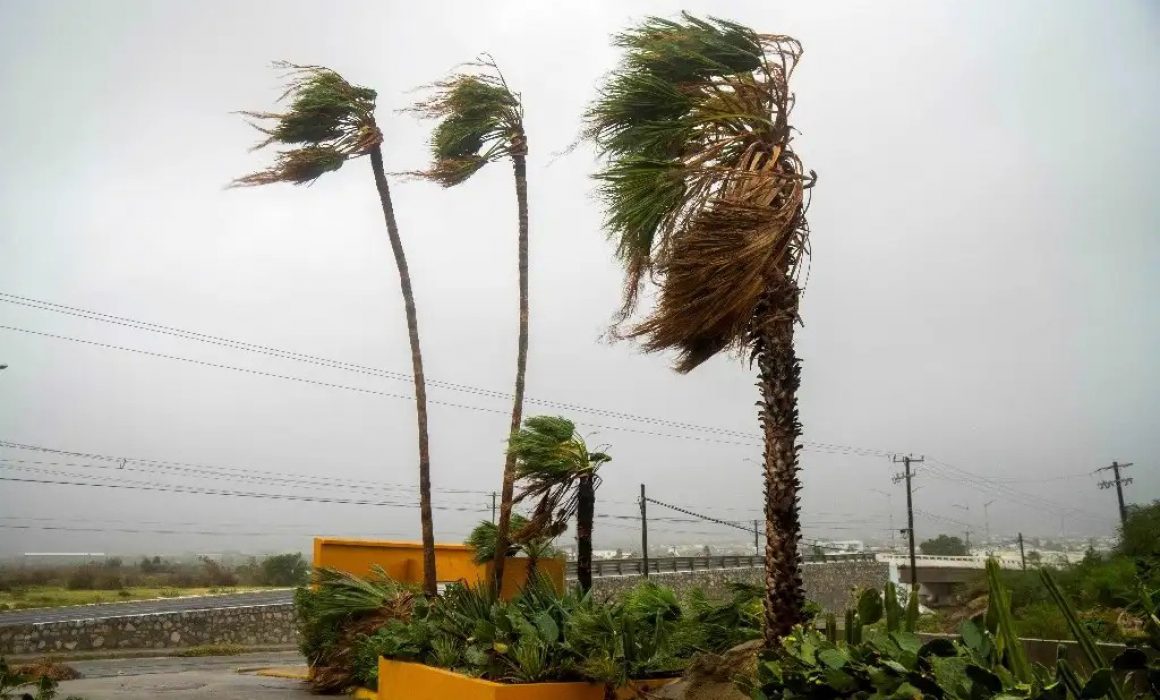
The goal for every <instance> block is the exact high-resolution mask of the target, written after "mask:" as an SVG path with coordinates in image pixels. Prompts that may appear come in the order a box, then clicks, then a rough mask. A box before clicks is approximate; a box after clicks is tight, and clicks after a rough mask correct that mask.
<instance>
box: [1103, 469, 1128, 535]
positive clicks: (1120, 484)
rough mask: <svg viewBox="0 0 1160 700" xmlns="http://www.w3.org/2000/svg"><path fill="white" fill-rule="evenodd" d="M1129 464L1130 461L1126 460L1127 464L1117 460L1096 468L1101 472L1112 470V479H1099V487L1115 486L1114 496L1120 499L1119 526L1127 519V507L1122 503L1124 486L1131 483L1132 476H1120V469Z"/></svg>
mask: <svg viewBox="0 0 1160 700" xmlns="http://www.w3.org/2000/svg"><path fill="white" fill-rule="evenodd" d="M1130 466H1132V463H1131V462H1128V463H1127V464H1120V463H1119V462H1112V463H1111V465H1109V466H1106V467H1100V468H1099V469H1097V470H1096V471H1097V472H1103V471H1107V470H1109V469H1111V470H1112V476H1113V479H1112V480H1111V481H1101V482H1100V488H1101V489H1110V488H1112V487H1113V486H1115V487H1116V498H1118V499H1119V500H1120V527H1123V526H1124V523H1126V522H1127V521H1128V508H1127V506H1125V505H1124V486H1126V485H1128V484H1130V483H1132V477H1130V476H1129V477H1127V478H1126V479H1121V478H1120V470H1121V469H1127V468H1128V467H1130Z"/></svg>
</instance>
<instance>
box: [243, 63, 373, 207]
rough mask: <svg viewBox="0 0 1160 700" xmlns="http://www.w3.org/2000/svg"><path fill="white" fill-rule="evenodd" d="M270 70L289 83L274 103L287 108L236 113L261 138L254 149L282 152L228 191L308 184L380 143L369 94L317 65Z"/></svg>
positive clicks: (279, 64)
mask: <svg viewBox="0 0 1160 700" xmlns="http://www.w3.org/2000/svg"><path fill="white" fill-rule="evenodd" d="M274 66H275V67H276V68H278V69H280V70H283V71H284V72H285V76H286V78H287V79H288V81H289V82H288V84H287V86H286V91H285V92H284V93H282V96H281V97H280V98H279V100H278V101H279V102H285V103H287V109H286V111H284V112H247V111H244V112H241V114H242V115H243V116H245V117H248V118H249V119H250V120H251V122H250V124H251V125H252V126H253V127H254V128H255V129H257V130H258V131H261V132H262V133H263V134H265V135H266V138H265V139H264V140H262V141H261V142H260V143H258V144H257V145H256V146H254V149H255V150H257V149H261V148H265V147H267V146H272V145H282V146H287V147H288V148H286V149H284V150H281V151H279V152H278V155H277V156H276V158H275V161H274V164H273V165H271V166H270V167H269V168H267V169H265V170H260V171H258V172H254V173H250V174H249V175H245V176H243V177H240V178H237V179H236V180H234V181H233V182H232V183H230V186H231V187H251V186H256V185H268V184H272V183H275V182H289V183H291V184H295V185H302V184H309V183H311V182H313V181H314V180H317V179H318V178H319V177H321V176H322V175H324V174H325V173H327V172H331V171H333V170H338V169H339V168H341V167H342V165H343V163H345V162H346V161H347V159H349V158H355V157H358V156H361V155H366V153H368V152H369V150H370V149H371V148H374V147H375V146H377V145H378V144H379V143H381V142H382V133H381V132H380V131H379V129H378V127H377V126H376V125H375V118H374V110H375V99H376V97H377V95H376V93H375V91H374V90H371V89H370V88H365V87H360V86H358V85H352V84H351V83H349V82H347V81H346V80H345V79H344V78H343V77H342V76H341V75H339V74H338V73H336V72H335V71H333V70H331V69H329V68H323V67H322V66H300V65H296V64H292V63H285V62H279V63H275V64H274Z"/></svg>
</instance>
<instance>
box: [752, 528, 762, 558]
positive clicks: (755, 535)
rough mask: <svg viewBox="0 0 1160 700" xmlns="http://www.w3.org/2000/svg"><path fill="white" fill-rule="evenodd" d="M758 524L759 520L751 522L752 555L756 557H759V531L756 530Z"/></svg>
mask: <svg viewBox="0 0 1160 700" xmlns="http://www.w3.org/2000/svg"><path fill="white" fill-rule="evenodd" d="M760 522H761V521H760V520H754V521H753V553H754V554H755V555H757V556H761V542H760V540H759V539H758V536H759V533H760V532H761V531H760V530H758V529H757V526H758V523H760Z"/></svg>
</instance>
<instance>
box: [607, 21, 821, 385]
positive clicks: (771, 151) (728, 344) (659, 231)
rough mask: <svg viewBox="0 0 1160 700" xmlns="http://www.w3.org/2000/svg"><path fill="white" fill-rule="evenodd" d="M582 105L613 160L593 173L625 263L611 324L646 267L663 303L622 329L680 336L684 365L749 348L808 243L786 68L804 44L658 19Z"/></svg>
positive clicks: (719, 24) (665, 342)
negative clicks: (755, 327)
mask: <svg viewBox="0 0 1160 700" xmlns="http://www.w3.org/2000/svg"><path fill="white" fill-rule="evenodd" d="M615 43H616V44H617V45H618V46H620V47H621V48H623V49H625V57H624V59H623V61H622V62H621V64H620V66H619V67H618V68H617V69H616V70H615V71H614V72H613V73H612V74H611V75H610V76H609V78H608V80H607V81H606V83H605V85H604V86H603V88H602V90H601V92H600V95H599V97H598V98H597V100H596V101H595V103H594V104H593V105H592V106H591V108H590V109H589V111H588V113H587V127H586V130H585V135H586V137H587V138H589V139H591V140H592V141H593V142H594V143H595V144H596V146H597V148H598V150H599V152H600V153H601V155H603V156H604V157H606V158H607V159H608V161H609V165H608V166H607V167H605V168H604V169H603V170H601V171H600V172H599V173H597V175H596V179H597V180H598V181H599V183H600V185H599V192H600V195H601V196H602V198H603V199H604V201H605V204H606V208H607V219H606V228H607V229H608V231H609V233H610V235H611V236H612V238H613V239H614V240H615V241H616V242H617V250H618V254H619V255H620V257H621V259H622V260H623V262H624V264H625V267H626V280H625V298H624V307H623V308H622V311H621V314H620V317H619V319H618V322H617V325H618V326H619V325H621V324H622V323H623V322H624V321H625V320H626V319H627V318H628V317H629V315H630V314H631V313H632V312H633V310H634V308H635V304H636V299H637V295H638V293H639V291H640V289H641V285H642V284H643V282H644V281H645V280H646V279H650V278H651V279H654V280H656V281H657V282H658V284H659V285H660V290H659V301H658V304H657V307H656V308H655V309H654V310H653V311H652V312H651V313H650V314H649V315H648V316H647V317H646V318H645V319H644V320H643V321H642V322H641V323H639V324H637V325H635V326H633V327H631V328H628V329H627V335H629V336H633V337H641V338H642V339H643V340H644V344H645V347H646V348H647V349H649V350H663V349H676V350H677V351H678V353H679V359H678V363H677V369H678V370H679V371H682V372H687V371H689V370H691V369H693V368H694V367H696V366H697V365H699V364H701V363H702V362H704V361H705V360H706V359H708V358H709V357H712V356H713V355H714V354H716V353H718V352H720V351H722V350H726V349H730V348H733V349H738V350H744V349H751V348H752V343H753V341H752V339H751V326H752V322H753V318H754V314H755V312H756V311H757V310H758V308H759V307H760V306H761V305H762V303H763V300H765V299H766V297H767V296H768V295H769V294H770V293H771V292H772V291H774V290H778V289H783V290H784V289H785V288H787V287H793V288H794V289H795V290H796V276H797V273H798V269H799V265H800V263H801V261H802V259H803V257H804V256H805V255H807V254H808V228H807V226H806V221H805V216H804V212H805V205H806V202H805V198H804V191H805V189H807V188H808V187H809V186H811V185H812V174H811V175H805V174H803V172H802V165H801V162H800V161H799V160H798V158H797V156H796V155H795V154H794V153H793V151H792V149H791V148H790V142H791V140H792V129H791V127H790V125H789V121H788V119H789V112H790V110H791V108H792V106H793V95H792V94H791V93H790V92H789V88H788V81H789V77H790V75H791V73H792V72H793V69H794V66H795V64H796V62H797V60H798V58H799V57H800V56H801V46H800V45H799V44H798V42H797V41H795V40H794V39H792V38H790V37H787V36H776V35H767V34H758V33H756V32H754V31H753V30H751V29H748V28H746V27H743V26H741V25H738V24H734V23H732V22H727V21H724V20H719V19H710V20H700V19H697V18H694V17H692V16H690V15H688V14H685V15H683V16H682V17H681V19H679V20H667V19H659V18H652V19H649V20H647V21H645V22H644V23H643V24H642V25H641V26H639V27H637V28H635V29H633V30H630V31H627V32H625V33H623V34H621V35H619V36H618V37H616V39H615Z"/></svg>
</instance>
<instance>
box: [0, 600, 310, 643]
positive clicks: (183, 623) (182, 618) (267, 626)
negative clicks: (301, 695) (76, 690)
mask: <svg viewBox="0 0 1160 700" xmlns="http://www.w3.org/2000/svg"><path fill="white" fill-rule="evenodd" d="M294 627H295V626H294V606H293V605H290V604H288V603H278V604H273V605H251V606H244V607H234V608H217V609H211V610H187V611H182V612H169V613H156V614H147V615H125V616H123V617H107V618H102V619H99V620H73V621H68V622H42V623H38V624H29V625H10V626H6V627H0V654H4V655H8V654H52V653H66V652H77V651H102V650H106V649H180V648H182V647H193V646H200V645H202V644H240V645H245V646H255V645H267V644H270V645H272V644H296V643H297V641H298V633H297V632H296V631H295V628H294Z"/></svg>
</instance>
